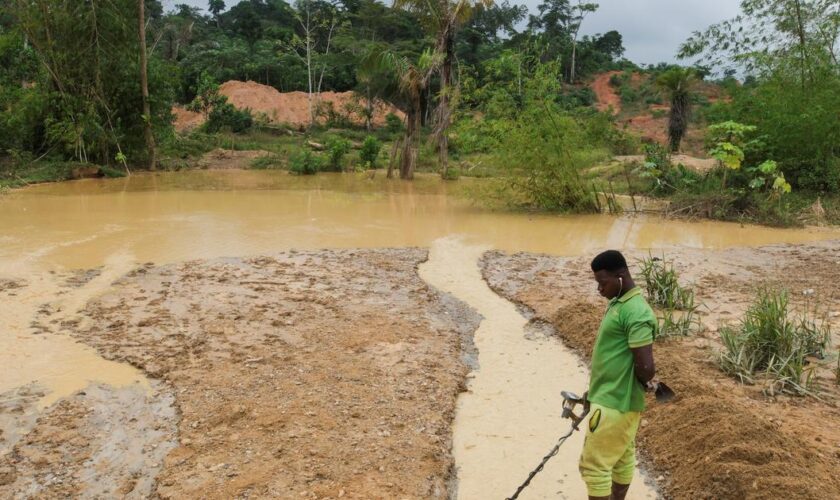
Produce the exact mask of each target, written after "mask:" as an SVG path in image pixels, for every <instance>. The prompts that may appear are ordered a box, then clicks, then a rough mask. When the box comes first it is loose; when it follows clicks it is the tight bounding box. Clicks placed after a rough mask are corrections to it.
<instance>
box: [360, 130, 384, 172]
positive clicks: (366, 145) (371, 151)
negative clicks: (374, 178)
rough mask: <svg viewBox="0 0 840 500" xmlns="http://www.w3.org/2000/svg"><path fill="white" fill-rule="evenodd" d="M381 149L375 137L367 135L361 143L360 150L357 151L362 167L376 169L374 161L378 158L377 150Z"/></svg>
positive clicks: (380, 144)
mask: <svg viewBox="0 0 840 500" xmlns="http://www.w3.org/2000/svg"><path fill="white" fill-rule="evenodd" d="M380 149H382V143H381V142H379V141H378V140H377V139H376V137H373V136H372V135H369V136H367V137H366V138H365V142H363V143H362V149H361V151H359V160H361V162H362V166H364V167H366V168H376V159H377V158H378V157H379V150H380Z"/></svg>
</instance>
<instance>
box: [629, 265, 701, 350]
mask: <svg viewBox="0 0 840 500" xmlns="http://www.w3.org/2000/svg"><path fill="white" fill-rule="evenodd" d="M639 265H640V267H641V276H642V278H643V279H644V282H645V290H646V292H647V299H648V302H650V304H651V305H652V306H653V307H655V308H656V309H657V311H658V320H659V332H658V334H657V338H667V337H684V336H687V335H690V334H691V333H692V332H693V331H696V330H697V329H699V328H700V320H699V318H697V315H696V312H697V309H698V306H697V305H696V304H695V300H694V291H693V290H691V289H690V288H687V287H684V286H682V285H680V283H679V274H678V273H677V271H676V270H675V269H674V266H673V265H672V264H671V263H669V262H668V261H667V260H665V256H664V255H663V256H662V257H661V258H658V257H652V256H648V258H643V259H641V261H640V262H639Z"/></svg>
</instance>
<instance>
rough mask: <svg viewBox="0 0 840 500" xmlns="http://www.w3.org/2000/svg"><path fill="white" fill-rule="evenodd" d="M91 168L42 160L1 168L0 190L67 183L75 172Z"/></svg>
mask: <svg viewBox="0 0 840 500" xmlns="http://www.w3.org/2000/svg"><path fill="white" fill-rule="evenodd" d="M85 166H86V167H89V166H90V165H84V164H81V163H76V162H65V161H54V160H42V161H38V162H33V163H28V164H24V165H20V166H13V165H10V164H7V165H4V166H0V188H5V189H8V188H16V187H22V186H26V185H28V184H38V183H42V182H56V181H66V180H70V179H72V178H73V170H74V169H76V168H79V167H85Z"/></svg>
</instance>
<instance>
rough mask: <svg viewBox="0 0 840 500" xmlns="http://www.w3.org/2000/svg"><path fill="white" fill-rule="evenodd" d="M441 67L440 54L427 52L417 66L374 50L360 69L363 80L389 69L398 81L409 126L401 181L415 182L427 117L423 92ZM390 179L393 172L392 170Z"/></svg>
mask: <svg viewBox="0 0 840 500" xmlns="http://www.w3.org/2000/svg"><path fill="white" fill-rule="evenodd" d="M439 66H440V55H439V54H437V53H432V52H430V51H428V50H427V51H425V52H424V53H423V54H422V55H421V56H420V59H419V60H418V61H417V63H416V64H415V63H412V62H411V61H409V60H408V58H407V57H405V56H400V55H398V54H396V53H394V52H392V51H390V50H383V49H381V48H380V49H374V50H371V51H370V52H369V53H368V54H367V55H366V56H365V58H364V60H363V64H362V66H361V68H360V73H362V77H364V75H365V74H370V73H372V72H374V71H377V70H381V69H386V70H388V71H389V72H391V73H392V74H393V76H394V77H395V78H396V80H397V82H398V89H397V94H398V96H397V97H398V99H396V100H399V101H402V102H403V104H404V108H405V115H406V120H405V121H406V123H405V125H406V126H405V135H404V137H403V146H402V148H403V150H402V155H401V158H400V179H413V178H414V167H415V164H416V163H417V147H418V144H419V142H420V118H421V116H422V114H423V107H422V97H423V92H424V91H425V90H426V87H427V86H428V85H429V80H430V79H431V76H432V74H433V73H434V71H435V70H436V69H437V68H438V67H439ZM388 175H389V177H390V175H391V172H390V170H389V172H388Z"/></svg>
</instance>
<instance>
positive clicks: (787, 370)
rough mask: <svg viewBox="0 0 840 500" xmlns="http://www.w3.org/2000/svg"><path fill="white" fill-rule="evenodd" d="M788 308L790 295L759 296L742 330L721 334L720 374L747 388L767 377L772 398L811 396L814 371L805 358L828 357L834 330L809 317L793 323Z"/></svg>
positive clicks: (726, 329) (764, 292)
mask: <svg viewBox="0 0 840 500" xmlns="http://www.w3.org/2000/svg"><path fill="white" fill-rule="evenodd" d="M788 305H789V301H788V292H787V291H786V290H761V291H759V292H758V296H757V297H756V300H755V302H754V303H753V304H752V305H751V306H750V308H749V309H748V310H747V312H746V314H745V315H744V318H743V319H742V320H741V322H740V324H738V325H737V326H735V327H724V328H722V329H721V330H720V337H721V340H722V342H723V351H722V352H721V355H720V359H719V362H720V368H721V369H722V370H723V371H724V372H725V373H727V374H729V375H731V376H733V377H737V378H738V379H739V380H740V381H741V382H742V383H749V384H752V383H755V382H756V380H757V379H758V377H759V376H764V377H766V378H767V379H768V381H769V382H770V387H769V390H770V392H775V391H777V390H778V391H781V392H789V393H793V394H800V395H801V394H809V393H811V389H812V385H813V377H814V370H813V367H811V366H809V363H808V360H807V359H806V358H807V357H808V356H817V357H823V356H824V355H825V349H826V347H827V345H828V342H829V339H830V338H831V329H830V327H829V325H828V323H827V322H826V321H823V322H821V324H817V322H816V321H815V320H814V314H813V313H808V312H807V311H806V312H805V313H803V314H802V315H800V316H798V317H792V315H791V313H790V312H789V308H788Z"/></svg>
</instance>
